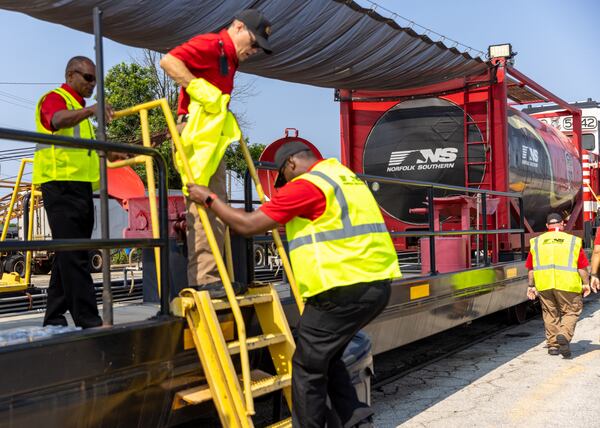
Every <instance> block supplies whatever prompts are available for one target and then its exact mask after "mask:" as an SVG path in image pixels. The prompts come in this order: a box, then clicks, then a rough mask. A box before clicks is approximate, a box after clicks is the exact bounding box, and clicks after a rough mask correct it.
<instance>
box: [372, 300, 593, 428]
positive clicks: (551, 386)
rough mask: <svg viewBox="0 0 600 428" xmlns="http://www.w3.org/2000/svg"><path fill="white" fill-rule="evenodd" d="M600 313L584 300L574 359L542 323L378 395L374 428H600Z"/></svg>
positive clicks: (526, 326)
mask: <svg viewBox="0 0 600 428" xmlns="http://www.w3.org/2000/svg"><path fill="white" fill-rule="evenodd" d="M599 309H600V299H599V298H598V295H595V296H594V295H593V296H590V297H589V298H587V299H586V300H585V304H584V311H583V314H582V316H581V318H580V320H579V323H578V324H577V328H576V331H575V336H574V338H573V341H572V343H571V350H572V351H573V357H572V358H571V359H564V358H563V357H562V356H550V355H548V353H547V349H546V348H545V337H544V327H543V323H542V320H541V317H538V318H536V319H533V320H531V321H528V322H526V323H525V324H522V325H519V326H516V327H515V328H513V329H510V330H505V331H503V332H501V333H498V334H497V335H495V336H493V337H491V338H489V339H487V340H485V341H483V342H480V343H477V344H475V345H473V346H472V347H470V348H468V349H466V350H464V351H461V352H459V353H456V354H454V355H452V356H449V357H448V358H445V359H443V360H440V361H438V362H436V363H433V364H431V365H429V366H426V367H425V368H423V369H421V370H418V371H415V372H412V373H410V374H408V375H407V376H405V377H403V378H401V379H399V380H398V381H396V382H393V383H390V384H388V385H385V386H383V387H381V388H380V389H378V390H374V391H373V392H372V402H373V408H374V410H375V412H376V417H375V421H374V422H375V426H376V427H384V428H386V427H396V426H401V427H407V428H408V427H411V428H412V427H427V428H435V427H440V428H441V427H443V428H452V427H461V428H464V427H519V428H521V427H528V428H532V427H533V428H535V427H600V417H599V416H598V413H599V411H600V397H599V395H600V339H599V335H600V311H599ZM375 369H376V370H377V367H375Z"/></svg>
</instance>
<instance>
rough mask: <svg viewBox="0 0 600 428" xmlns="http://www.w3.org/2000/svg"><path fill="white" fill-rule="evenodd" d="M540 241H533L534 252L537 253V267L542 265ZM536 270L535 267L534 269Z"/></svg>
mask: <svg viewBox="0 0 600 428" xmlns="http://www.w3.org/2000/svg"><path fill="white" fill-rule="evenodd" d="M539 240H540V238H539V237H537V238H535V239H534V240H533V251H534V252H535V264H536V265H537V266H539V265H541V263H540V251H539V246H538V241H539ZM534 269H535V267H534Z"/></svg>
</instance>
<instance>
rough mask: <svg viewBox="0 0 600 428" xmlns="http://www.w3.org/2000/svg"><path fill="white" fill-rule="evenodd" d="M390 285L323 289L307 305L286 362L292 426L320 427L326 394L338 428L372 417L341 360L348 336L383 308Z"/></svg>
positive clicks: (378, 284)
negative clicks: (289, 369) (289, 360)
mask: <svg viewBox="0 0 600 428" xmlns="http://www.w3.org/2000/svg"><path fill="white" fill-rule="evenodd" d="M389 298H390V281H389V280H386V281H377V282H371V283H360V284H354V285H349V286H344V287H336V288H333V289H330V290H327V291H325V292H323V293H321V294H318V295H317V296H314V297H311V298H309V299H308V300H307V302H306V305H305V307H304V312H303V314H302V317H301V318H300V321H299V323H298V327H297V330H296V334H297V339H296V352H295V353H294V358H293V360H292V402H293V409H292V425H293V426H294V427H311V428H312V427H319V428H320V427H323V426H325V421H326V415H327V407H326V399H327V396H328V395H329V398H330V400H331V404H332V406H333V408H334V410H335V411H336V412H337V414H338V416H339V417H340V419H341V421H342V423H343V424H344V427H351V426H353V425H355V424H357V423H358V422H359V421H361V420H362V419H365V418H367V417H369V416H371V415H372V414H373V411H372V410H371V408H370V407H369V406H368V405H367V404H366V403H361V402H360V401H358V397H357V395H356V391H355V389H354V387H353V385H352V382H351V379H350V375H349V373H348V370H347V369H346V366H345V365H344V362H343V361H342V355H343V353H344V350H345V349H346V346H347V345H348V343H350V341H351V340H352V338H353V337H354V335H355V334H356V333H357V332H358V331H359V330H360V329H361V328H362V327H364V326H365V325H367V324H368V323H369V322H371V321H372V320H373V319H374V318H375V317H376V316H377V315H378V314H379V313H380V312H381V311H382V310H383V309H384V308H385V307H386V305H387V303H388V300H389Z"/></svg>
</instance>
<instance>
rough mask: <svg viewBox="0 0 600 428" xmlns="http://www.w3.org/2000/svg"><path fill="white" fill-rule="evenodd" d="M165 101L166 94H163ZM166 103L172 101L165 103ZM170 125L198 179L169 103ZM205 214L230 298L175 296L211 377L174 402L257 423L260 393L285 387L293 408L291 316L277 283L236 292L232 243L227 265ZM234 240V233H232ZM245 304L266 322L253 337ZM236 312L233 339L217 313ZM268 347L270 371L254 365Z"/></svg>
mask: <svg viewBox="0 0 600 428" xmlns="http://www.w3.org/2000/svg"><path fill="white" fill-rule="evenodd" d="M161 102H162V100H161ZM165 105H166V101H165V102H164V103H162V106H165ZM163 111H164V113H165V117H166V119H167V126H168V127H169V131H170V133H171V136H172V138H173V143H174V145H175V148H176V150H177V151H178V153H179V155H180V157H181V160H182V164H183V167H184V171H183V173H185V174H186V176H187V178H188V181H190V182H194V179H193V175H192V172H191V169H190V167H189V162H188V159H187V158H186V156H185V152H184V151H183V149H182V145H181V141H180V139H179V134H178V132H177V130H176V126H175V122H174V120H173V118H172V116H171V115H170V114H167V111H166V108H165V107H163ZM240 145H241V147H242V150H243V152H244V156H245V159H246V162H247V164H248V168H249V171H250V174H251V175H252V178H253V179H254V182H255V184H256V188H257V192H258V195H259V198H260V199H261V201H264V194H263V191H262V188H261V187H260V183H259V181H258V175H257V174H256V170H255V169H254V164H253V162H252V158H251V156H250V152H249V151H248V148H247V147H246V144H245V142H244V140H243V139H241V141H240ZM197 209H198V213H199V216H200V220H201V222H202V225H203V227H204V230H205V232H206V236H207V239H208V242H209V244H210V247H211V250H212V252H213V255H214V256H215V261H216V264H217V268H218V270H219V274H220V276H221V279H222V282H223V287H224V289H225V292H226V295H227V298H226V299H214V300H213V299H211V298H210V295H209V293H208V292H207V291H196V290H194V289H189V288H188V289H184V290H182V291H181V292H180V294H179V297H177V298H176V299H174V300H173V301H172V302H171V311H172V313H173V314H174V315H177V316H181V317H185V318H186V320H187V324H188V327H189V329H190V331H191V335H192V338H193V341H194V345H195V347H196V350H197V352H198V357H199V359H200V362H201V364H202V368H203V371H204V375H205V377H206V381H207V383H206V384H205V385H201V386H199V387H195V388H190V389H187V390H183V391H179V392H178V393H176V395H175V397H174V401H173V408H174V409H177V408H180V407H183V406H188V405H195V404H200V403H202V402H206V401H209V400H212V401H213V402H214V404H215V408H216V410H217V413H218V414H219V418H220V420H221V424H222V425H223V426H225V427H252V426H253V423H252V416H253V415H254V413H255V412H254V398H256V397H259V396H261V395H265V394H268V393H271V392H274V391H277V390H281V391H282V392H283V395H284V397H285V399H286V402H287V404H288V406H289V408H290V409H291V404H292V396H291V381H292V355H293V353H294V350H295V344H294V339H293V337H292V334H291V331H290V328H289V325H288V322H287V319H286V317H285V314H284V312H283V308H282V306H281V302H280V300H279V296H278V294H277V292H276V290H275V289H274V288H273V286H272V285H266V286H264V285H263V286H260V287H251V288H249V290H248V292H247V293H246V294H245V295H242V296H236V295H235V293H234V290H233V287H232V286H231V281H232V280H233V268H232V263H231V251H230V245H229V243H228V242H227V243H226V249H225V250H226V258H227V261H228V266H227V267H226V266H225V263H224V262H223V257H222V255H221V251H220V249H219V248H218V245H217V243H216V240H215V237H214V234H213V231H212V228H211V225H210V222H209V221H208V216H207V214H206V211H205V209H204V207H203V206H201V205H197ZM273 236H274V240H275V243H276V245H277V249H278V252H279V255H280V258H281V260H282V264H283V266H284V269H285V270H286V273H287V275H288V280H289V282H290V287H291V291H292V294H293V295H294V297H295V299H296V302H297V304H298V306H299V310H300V312H301V311H302V309H303V304H302V301H301V299H300V296H299V293H298V290H297V288H296V284H295V281H294V277H293V274H292V271H291V267H290V263H289V260H288V258H287V254H286V253H285V250H284V249H283V245H282V242H281V239H280V237H279V234H278V231H277V230H273ZM226 239H227V240H228V236H227V238H226ZM241 307H248V308H253V310H254V312H255V314H256V318H257V319H258V322H259V324H260V328H261V330H262V333H261V334H260V335H258V336H254V337H247V336H246V326H245V323H244V318H243V317H242V313H241V309H240V308H241ZM217 312H219V315H222V314H225V313H231V314H232V315H233V318H234V321H235V327H236V332H237V339H236V340H232V341H227V340H226V338H225V335H224V334H223V330H222V326H221V325H220V323H219V318H218V316H217ZM260 348H268V350H269V353H270V355H271V359H272V361H273V366H274V367H275V374H267V373H265V372H261V371H253V372H251V371H250V364H249V356H248V352H249V351H252V350H258V349H260ZM234 356H235V357H236V361H235V362H237V357H239V364H235V363H234V359H233V358H232V357H234ZM236 367H240V369H241V375H238V373H237V371H236ZM273 426H276V427H291V419H290V418H288V419H285V420H282V421H280V422H278V423H276V424H275V425H273Z"/></svg>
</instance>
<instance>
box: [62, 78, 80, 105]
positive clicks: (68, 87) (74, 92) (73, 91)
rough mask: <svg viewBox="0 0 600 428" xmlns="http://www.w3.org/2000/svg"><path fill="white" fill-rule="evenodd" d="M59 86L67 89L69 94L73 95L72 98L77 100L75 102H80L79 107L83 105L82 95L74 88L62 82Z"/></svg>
mask: <svg viewBox="0 0 600 428" xmlns="http://www.w3.org/2000/svg"><path fill="white" fill-rule="evenodd" d="M60 87H61V88H62V89H64V90H65V91H67V92H68V93H69V94H71V95H72V96H73V98H75V99H76V100H77V102H78V103H79V104H81V107H85V100H84V99H83V97H82V96H81V95H79V94H78V93H77V92H76V91H75V89H73V88H71V87H70V86H69V85H68V84H67V83H63V84H62V85H60Z"/></svg>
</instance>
